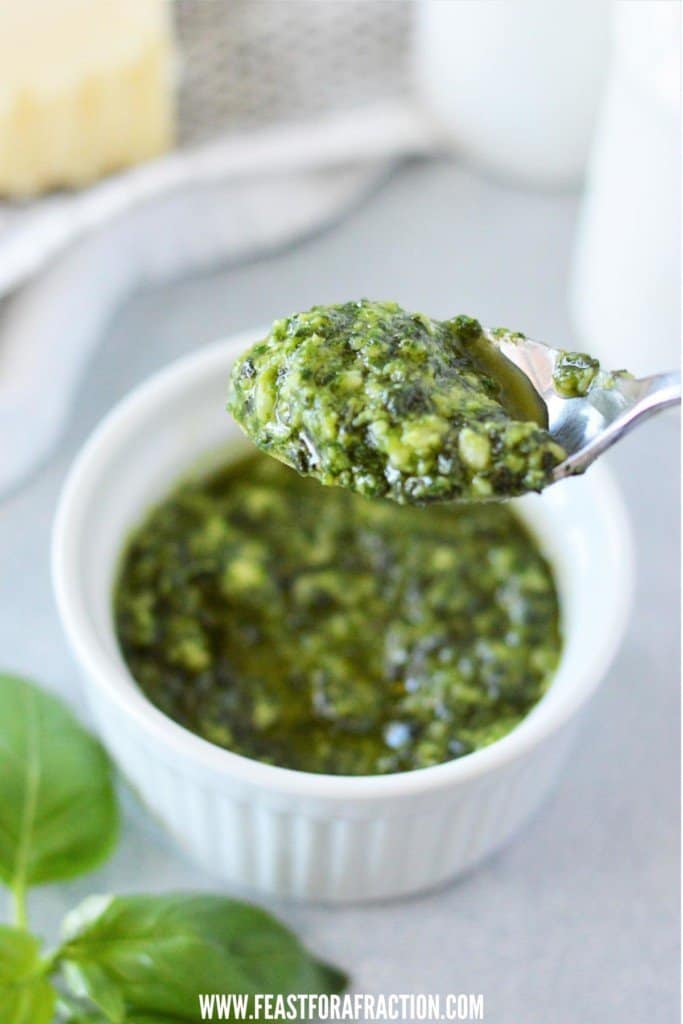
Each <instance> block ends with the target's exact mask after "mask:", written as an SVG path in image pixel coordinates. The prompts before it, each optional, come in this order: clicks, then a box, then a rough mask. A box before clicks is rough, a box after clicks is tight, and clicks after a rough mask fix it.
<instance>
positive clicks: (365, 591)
mask: <svg viewBox="0 0 683 1024" xmlns="http://www.w3.org/2000/svg"><path fill="white" fill-rule="evenodd" d="M115 613H116V627H117V632H118V638H119V642H120V645H121V649H122V651H123V655H124V657H125V660H126V662H127V663H128V665H129V667H130V670H131V672H132V675H133V676H134V677H135V678H136V679H137V681H138V683H139V684H140V686H141V688H142V689H143V691H144V692H145V693H146V694H147V696H148V697H149V699H150V700H151V701H152V702H153V703H154V704H156V705H157V706H158V707H159V708H161V710H162V711H164V712H165V713H166V714H168V715H169V716H170V717H172V718H174V719H175V720H176V721H178V722H180V723H181V724H182V725H184V726H186V727H187V728H188V729H190V730H192V731H193V732H195V733H198V734H199V735H200V736H203V737H204V738H205V739H207V740H209V741H211V742H213V743H216V744H219V745H220V746H224V747H227V748H228V749H230V750H233V751H237V752H238V753H240V754H244V755H246V756H247V757H251V758H255V759H256V760H259V761H265V762H268V763H270V764H276V765H283V766H285V767H289V768H296V769H300V770H303V771H309V772H327V773H334V774H344V775H374V774H382V773H386V772H399V771H407V770H410V769H414V768H423V767H426V766H429V765H434V764H438V763H440V762H443V761H448V760H451V759H453V758H457V757H460V756H462V755H463V754H467V753H469V752H470V751H473V750H477V749H479V748H480V747H484V746H486V745H487V744H489V743H491V742H493V741H494V740H496V739H498V738H499V737H500V736H502V735H504V734H505V733H507V732H508V731H509V730H510V729H512V728H513V727H514V726H515V725H517V723H518V722H519V721H520V719H521V718H522V717H523V716H524V715H525V714H526V713H527V712H528V711H529V710H530V709H531V708H532V707H533V706H534V704H535V703H536V702H537V701H538V700H539V698H540V697H541V696H542V694H543V693H544V691H545V690H546V688H547V686H548V683H549V681H550V679H551V677H552V674H553V671H554V670H555V667H556V665H557V661H558V656H559V651H560V628H559V620H558V603H557V595H556V591H555V586H554V582H553V577H552V574H551V571H550V568H549V566H548V564H547V563H546V561H545V560H544V558H543V557H542V555H541V554H540V552H539V551H538V549H537V547H536V544H535V543H534V541H533V540H532V539H531V537H530V536H529V534H528V533H527V532H526V530H525V529H524V527H523V526H522V524H521V523H520V522H519V521H518V519H517V518H516V516H515V515H514V513H513V511H512V510H511V509H510V507H509V506H508V505H507V504H504V503H489V504H478V505H462V506H455V507H453V506H451V507H445V506H444V507H440V506H432V507H430V508H427V509H416V508H410V507H399V506H398V505H396V504H395V503H392V502H389V501H382V500H374V501H368V500H365V499H363V498H361V497H358V496H357V495H354V494H352V493H351V492H350V491H345V490H342V489H328V488H323V487H319V486H318V485H317V484H316V483H315V482H314V481H312V480H309V479H305V478H303V477H301V476H299V475H297V474H296V473H292V472H291V471H290V470H288V469H286V468H284V467H283V466H281V465H280V464H279V463H278V462H276V461H275V460H273V459H269V458H264V457H263V456H261V455H257V456H255V457H253V458H250V459H248V460H245V461H243V462H241V463H238V464H236V465H235V466H232V467H228V468H227V469H225V470H223V471H221V472H219V473H218V474H217V475H215V476H213V477H210V478H208V479H206V480H204V481H198V482H194V483H188V484H185V485H183V486H181V487H180V488H179V489H178V490H177V491H175V492H174V493H173V494H171V495H170V497H168V498H167V499H166V500H165V501H164V502H162V503H161V504H160V505H159V506H158V508H157V509H156V510H155V511H153V512H152V513H151V514H150V516H149V518H148V519H147V521H146V522H144V523H143V524H142V525H141V526H140V528H139V529H138V530H137V532H136V533H135V534H134V536H133V537H132V538H131V542H130V545H129V547H128V549H127V551H126V553H125V556H124V560H123V564H122V570H121V573H120V577H119V581H118V584H117V588H116V593H115Z"/></svg>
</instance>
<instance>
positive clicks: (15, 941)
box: [0, 925, 56, 1024]
mask: <svg viewBox="0 0 683 1024" xmlns="http://www.w3.org/2000/svg"><path fill="white" fill-rule="evenodd" d="M55 1000H56V992H55V990H54V989H53V987H52V985H51V984H50V982H49V981H48V979H47V978H46V977H45V975H44V973H43V965H42V963H41V957H40V943H39V941H38V939H36V938H35V936H34V935H31V933H30V932H27V931H24V930H23V929H20V928H10V927H9V926H7V925H0V1021H2V1024H50V1021H51V1020H52V1017H53V1014H54V1009H55Z"/></svg>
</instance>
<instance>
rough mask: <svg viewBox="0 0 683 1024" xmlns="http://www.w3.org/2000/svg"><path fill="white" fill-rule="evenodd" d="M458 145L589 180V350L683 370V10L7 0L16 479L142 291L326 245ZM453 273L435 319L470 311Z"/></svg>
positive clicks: (578, 327) (580, 226)
mask: <svg viewBox="0 0 683 1024" xmlns="http://www.w3.org/2000/svg"><path fill="white" fill-rule="evenodd" d="M446 154H448V155H450V156H451V157H452V159H453V166H454V167H458V168H460V167H462V168H468V169H471V170H472V172H473V173H479V174H480V175H482V176H485V177H486V179H488V180H489V181H491V182H493V181H495V182H497V183H499V184H500V185H501V186H504V185H507V186H509V187H514V188H516V189H519V190H524V191H525V192H526V193H527V194H528V195H531V194H535V195H537V196H538V197H539V199H545V201H548V200H549V198H550V196H551V195H566V194H567V193H568V192H570V191H571V192H574V193H575V194H578V193H579V191H580V193H581V200H580V209H579V213H578V222H577V224H576V227H575V230H574V237H573V238H572V247H573V248H572V256H571V266H570V267H569V269H568V273H567V276H566V282H565V285H566V286H565V288H564V290H563V294H562V302H563V303H567V304H568V307H569V309H570V311H571V317H572V325H573V327H574V329H575V331H576V333H577V336H578V338H579V343H580V344H581V345H583V346H584V347H585V348H587V349H590V350H591V351H593V352H595V354H597V355H598V356H600V357H602V358H603V359H604V361H605V362H606V363H607V364H608V365H609V366H612V367H614V368H618V367H621V366H628V367H629V368H630V369H631V370H633V371H634V372H636V373H646V372H648V371H657V370H662V369H666V368H669V367H672V366H674V365H675V364H676V363H677V361H678V344H679V313H680V309H679V305H680V302H679V297H680V291H679V280H680V260H679V244H678V241H679V226H680V205H679V202H680V196H679V192H680V189H679V184H680V4H679V3H678V2H677V0H644V2H640V0H622V2H616V3H612V2H610V0H574V2H571V3H570V2H566V3H558V4H552V5H549V4H547V3H544V2H543V0H512V2H506V0H481V2H480V0H414V2H410V0H271V2H269V0H176V2H175V3H170V2H169V0H24V2H21V3H19V2H15V0H2V2H1V3H0V197H1V198H0V296H3V297H4V299H5V302H4V309H3V315H2V318H1V319H0V351H2V360H3V362H2V365H3V374H2V378H0V436H8V434H13V433H15V434H16V432H17V426H18V424H20V423H21V422H22V421H23V420H24V417H25V415H26V414H27V412H28V411H29V409H30V410H31V411H32V412H31V420H32V426H31V431H30V432H25V431H23V430H21V431H19V434H20V436H19V437H18V438H16V439H15V443H14V445H13V446H12V450H11V451H10V452H9V453H7V452H6V453H5V458H4V459H3V462H2V465H0V491H2V490H8V489H10V488H11V487H13V486H14V485H15V484H16V483H18V482H19V481H20V479H21V478H22V477H24V476H25V475H26V474H27V473H28V472H30V470H31V468H32V467H33V466H34V465H35V464H36V463H37V462H39V460H40V459H41V458H43V457H45V456H46V455H47V454H48V452H49V451H50V449H51V447H52V446H53V445H54V443H55V439H56V437H57V436H58V435H59V432H60V430H61V429H62V428H63V426H64V422H65V420H66V417H67V416H68V413H69V409H70V407H71V399H72V395H73V390H74V388H75V387H76V385H77V383H78V381H79V380H80V378H81V374H82V370H83V367H84V364H85V360H86V358H87V356H88V353H89V352H91V351H92V349H93V347H94V345H95V344H96V342H97V340H98V338H99V337H100V336H101V334H102V330H103V328H104V325H105V323H106V322H107V320H108V318H109V317H110V315H111V314H112V312H113V311H114V310H115V309H116V308H117V306H118V305H120V303H121V301H122V300H123V298H124V297H125V296H126V295H127V294H128V293H129V292H131V291H133V290H136V289H139V288H140V287H142V286H143V285H144V284H145V283H146V282H147V283H148V282H158V281H163V280H169V279H177V278H180V277H183V276H187V275H188V274H191V273H196V272H197V271H198V270H203V269H207V268H209V267H212V266H217V265H220V264H225V263H226V262H227V261H231V262H233V263H234V262H235V261H239V260H244V259H247V258H249V259H253V258H254V257H255V256H257V255H259V254H263V253H265V252H267V251H272V250H274V249H276V248H278V247H281V246H282V245H286V244H291V243H293V242H295V241H296V240H297V239H301V238H304V237H306V236H310V235H311V234H312V233H313V232H316V231H320V230H321V229H322V228H324V227H325V226H329V225H330V224H331V223H333V222H335V221H336V220H338V219H339V218H341V217H343V216H344V214H345V213H347V212H348V211H349V210H350V209H351V208H352V207H353V205H354V204H358V203H359V202H360V201H362V199H363V197H365V196H367V195H368V194H370V192H372V190H373V189H375V188H377V187H379V185H380V184H381V183H382V182H383V181H384V180H386V178H387V176H388V175H389V174H391V173H393V172H395V171H396V170H397V168H399V167H405V166H406V164H407V162H408V161H410V160H412V161H415V160H416V159H417V158H421V159H426V158H428V157H431V158H435V157H439V156H440V157H443V156H444V155H446ZM464 201H465V195H464V192H463V191H462V190H461V191H460V193H459V194H458V195H456V197H455V200H454V201H453V200H451V199H448V200H445V208H444V210H443V216H444V217H447V216H449V215H452V214H453V213H454V206H455V205H456V204H457V203H458V202H459V203H461V204H462V203H463V202H464ZM481 213H482V215H483V217H486V216H487V215H489V214H490V209H489V210H482V211H481ZM485 230H486V228H485V223H484V220H482V221H481V227H480V238H481V240H482V241H483V239H484V233H485ZM523 230H524V229H523V228H522V231H523ZM462 241H463V239H462V235H461V236H460V238H454V239H453V246H452V251H453V257H451V258H452V259H454V258H455V254H456V253H457V252H458V251H460V250H461V249H462ZM396 243H397V239H396V238H395V237H394V236H393V235H392V232H391V230H389V231H388V232H387V233H386V234H385V237H384V238H383V247H382V248H383V253H384V255H383V258H384V259H385V260H386V261H391V259H392V258H393V256H394V253H393V250H394V247H395V245H396ZM497 255H498V254H497V252H496V246H495V245H493V246H492V249H491V253H490V262H491V263H495V261H496V259H497ZM453 269H454V272H453V274H452V275H451V278H450V282H451V283H450V284H449V289H448V292H446V293H445V294H444V296H443V302H444V303H445V308H443V307H442V305H441V304H439V308H434V307H432V308H431V310H430V311H431V312H433V313H444V314H445V313H453V312H454V311H456V309H455V306H454V305H453V303H454V302H455V303H456V305H457V302H456V300H457V298H458V292H457V280H456V273H455V267H454V268H453ZM529 276H530V278H531V277H533V273H532V272H531V271H530V275H529ZM371 286H372V281H371V280H368V281H367V284H363V283H361V285H360V288H361V290H362V291H364V292H365V291H368V290H369V289H370V290H371ZM389 290H390V291H392V289H391V288H390V289H389ZM449 292H450V296H451V297H450V298H449ZM351 293H352V292H351V291H349V290H348V289H344V288H343V287H342V288H341V290H340V295H338V296H337V297H342V298H345V297H347V296H348V295H349V294H351ZM322 298H324V296H321V295H320V294H311V296H310V299H309V298H308V297H306V298H305V299H304V304H309V303H310V302H313V301H317V300H320V299H322ZM290 306H291V304H290V303H287V302H286V301H285V306H284V308H283V309H280V310H278V311H277V312H279V313H284V312H289V311H291V308H290ZM472 312H474V313H476V314H479V315H480V316H483V315H485V314H486V313H487V310H486V308H485V307H484V308H473V310H472ZM494 312H495V315H496V316H497V317H501V318H502V319H503V321H504V322H507V321H508V320H511V319H514V317H515V316H518V318H519V322H517V321H515V322H514V324H513V326H514V327H519V328H523V329H525V330H529V331H530V329H531V328H532V327H533V326H534V325H533V320H532V321H531V322H529V320H530V318H529V315H528V314H527V313H526V311H525V310H521V311H520V313H519V314H518V313H517V310H516V308H514V307H513V308H511V309H502V310H500V312H497V311H494ZM270 315H271V311H270V310H269V309H266V308H265V307H264V308H263V310H262V311H261V310H257V311H256V316H257V318H259V319H264V320H265V319H267V318H268V317H269V316H270ZM492 315H493V314H492ZM551 326H552V325H551ZM547 340H548V341H549V342H550V343H554V344H560V345H561V344H563V338H562V337H561V336H558V335H555V336H553V335H549V336H548V338H547ZM48 382H49V387H48ZM35 394H41V402H40V408H39V409H36V403H35V401H34V396H35Z"/></svg>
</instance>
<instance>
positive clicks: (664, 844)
mask: <svg viewBox="0 0 683 1024" xmlns="http://www.w3.org/2000/svg"><path fill="white" fill-rule="evenodd" d="M680 21H681V7H680V4H679V3H678V2H677V0H617V2H610V0H566V2H565V0H563V2H559V3H552V4H550V3H547V0H414V2H410V0H176V2H175V3H169V2H165V0H21V2H19V0H0V645H1V646H2V651H3V655H4V659H3V660H4V662H5V663H6V667H7V668H8V669H12V670H14V671H17V672H20V673H24V674H27V675H29V676H33V677H35V678H36V679H38V680H40V681H41V682H43V683H44V684H46V685H47V686H51V687H54V688H56V689H58V690H59V691H60V692H62V693H64V694H65V695H67V696H70V697H75V696H76V694H77V688H76V681H75V678H74V666H73V662H72V660H71V658H70V656H69V654H68V652H67V650H66V646H65V642H64V639H63V637H62V635H61V632H60V630H59V627H58V623H57V619H56V614H55V611H54V608H53V604H52V598H51V593H50V584H49V570H48V561H49V557H48V549H49V530H50V524H51V519H52V514H53V511H54V506H55V501H56V497H57V494H58V491H59V487H60V486H61V483H62V481H63V479H64V476H65V473H66V471H67V469H68V466H69V464H70V462H71V460H72V459H73V456H74V454H75V453H76V451H77V450H78V448H79V447H80V446H81V444H82V443H83V441H84V439H85V438H86V436H87V435H88V433H89V432H90V431H91V430H92V428H93V427H94V426H95V424H96V423H97V421H98V420H99V419H100V418H101V417H102V415H104V414H105V413H106V412H107V410H108V409H109V408H111V406H112V405H113V404H114V402H115V401H117V400H118V399H119V398H121V397H122V396H123V395H124V394H125V393H126V392H127V391H128V390H129V389H130V388H131V387H132V386H134V385H135V384H137V383H138V382H139V381H140V380H142V379H143V378H144V377H146V376H148V375H149V374H150V373H151V372H153V371H154V370H155V369H157V368H158V367H160V366H162V365H164V364H165V363H167V362H169V361H170V360H171V359H173V358H175V357H176V356H178V355H180V354H183V353H185V352H188V351H190V350H192V349H193V348H196V347H198V346H200V345H202V344H204V343H206V342H209V341H211V340H213V339H214V338H216V337H219V336H222V335H227V334H230V333H232V332H234V331H237V330H241V329H244V328H251V327H253V326H254V325H257V324H260V323H263V324H264V325H265V324H267V323H268V322H269V321H271V320H272V319H274V318H275V317H277V316H281V315H284V314H287V313H289V312H293V311H296V310H299V309H304V308H307V307H309V306H310V305H312V304H314V303H318V302H322V303H325V302H335V301H344V300H347V299H349V298H356V297H360V296H362V295H366V296H368V297H370V298H385V299H396V300H397V301H399V302H400V303H401V304H402V305H404V306H406V307H407V308H411V309H416V310H423V311H425V312H427V313H429V314H431V315H434V316H437V317H440V316H452V315H455V314H458V313H467V314H471V315H474V316H477V317H479V318H480V319H481V320H482V321H483V322H485V323H487V324H490V325H499V324H500V325H506V326H509V327H511V328H513V329H519V330H522V331H524V332H525V333H527V334H529V335H530V336H531V337H537V338H539V339H541V340H545V341H547V342H549V343H550V344H552V345H558V346H563V347H569V348H581V349H585V350H588V351H590V352H592V353H594V354H596V355H598V356H600V357H601V359H603V361H604V362H605V364H606V365H607V366H608V367H610V368H620V367H628V368H629V369H630V370H632V371H634V372H635V373H637V374H647V373H650V372H657V371H662V370H666V369H671V368H674V367H675V366H677V365H678V363H679V361H680V355H679V351H680V349H679V344H680V298H681V290H680V223H681V214H680V183H681V162H680V139H681V121H680V48H681V28H680ZM608 461H610V462H611V464H612V466H613V468H614V469H615V472H616V474H617V476H618V478H619V480H620V482H621V485H622V488H623V489H624V491H625V493H626V497H627V500H628V504H629V508H630V510H631V516H632V520H633V525H634V530H635V534H636V540H637V547H638V554H639V564H638V590H637V598H636V608H635V613H634V617H633V620H632V628H631V631H630V635H629V639H628V643H627V645H626V646H625V648H624V649H623V651H622V652H621V654H620V656H619V658H618V660H617V663H616V664H615V666H614V668H613V670H612V672H611V674H610V679H609V680H608V682H607V684H606V686H605V687H604V688H603V689H602V690H601V692H600V694H599V696H598V697H597V698H596V701H595V706H594V709H593V712H592V714H591V716H590V720H589V721H588V722H587V723H586V728H585V730H584V733H583V735H582V738H581V740H580V742H579V745H578V746H577V749H576V754H575V760H574V762H573V766H572V770H571V771H570V772H568V773H567V776H566V777H565V779H564V781H563V782H562V785H561V787H560V789H559V792H558V794H557V796H556V797H555V798H554V799H553V801H552V804H551V805H550V806H549V807H548V808H547V809H546V810H545V811H544V813H543V815H542V816H541V818H540V819H539V820H537V821H535V822H534V823H532V825H531V826H530V828H529V829H528V830H527V831H526V832H525V833H524V836H523V837H521V838H520V839H519V840H517V841H516V842H515V844H514V845H513V846H512V847H511V848H510V849H509V850H506V851H504V852H503V853H501V854H499V855H497V856H496V857H495V858H494V859H493V860H492V861H490V862H489V863H488V864H487V865H485V866H484V867H483V868H482V869H481V870H479V871H478V872H477V873H476V874H475V875H474V876H472V877H471V878H467V879H464V880H462V881H461V882H459V883H458V884H457V885H455V886H452V887H450V888H449V889H448V890H444V891H443V892H440V893H436V894H432V895H430V896H427V897H425V898H423V899H420V900H419V901H412V902H410V903H406V904H394V905H391V906H387V907H369V908H363V909H354V908H350V909H345V910H339V911H326V910H323V909H320V908H292V907H280V908H276V909H277V910H278V911H279V912H280V913H281V914H282V915H283V916H284V917H285V918H286V919H288V920H289V921H290V923H292V924H293V925H294V926H296V927H297V929H298V930H299V932H300V933H301V935H302V937H303V938H304V939H305V940H306V941H307V942H308V944H309V945H311V946H313V947H315V948H316V949H318V950H319V952H320V953H321V955H325V956H327V957H328V958H329V959H331V960H333V961H335V962H340V963H342V964H343V965H344V966H346V967H348V969H349V970H350V972H351V974H352V975H353V977H354V981H355V987H356V989H357V990H359V991H368V992H373V991H377V992H392V991H393V992H396V991H399V992H400V991H408V992H411V991H428V992H438V991H443V992H448V991H465V992H467V991H474V992H477V991H482V992H484V993H485V997H486V1006H487V1019H490V1020H492V1021H496V1022H502V1024H507V1022H509V1024H518V1022H519V1021H520V1020H524V1021H527V1022H531V1024H535V1022H539V1024H540V1022H543V1024H545V1022H546V1021H548V1020H552V1021H553V1022H554V1024H564V1022H567V1024H568V1022H575V1021H578V1020H582V1021H584V1020H594V1021H597V1020H599V1021H601V1022H604V1024H608V1022H615V1024H616V1022H617V1021H619V1022H621V1021H623V1020H624V1019H627V1015H628V1019H634V1020H645V1019H647V1020H648V1021H650V1022H652V1024H657V1022H660V1021H661V1022H667V1024H670V1022H673V1021H674V1020H677V1019H678V1007H679V1002H678V963H679V906H680V901H679V896H678V893H679V841H678V835H679V820H680V792H679V785H678V779H679V756H678V753H679V729H678V723H679V721H680V701H679V674H678V665H679V659H678V649H679V611H678V609H679V577H678V566H679V547H680V545H679V490H678V474H679V428H678V416H677V414H671V415H669V414H667V415H665V416H662V417H660V418H657V419H655V420H654V421H652V422H651V423H649V424H648V425H647V426H646V427H644V428H642V429H641V430H638V431H637V432H635V433H634V434H633V435H632V436H631V437H630V438H629V439H628V440H627V441H625V442H624V444H623V445H619V446H618V447H617V448H616V449H615V450H614V451H613V452H611V453H609V455H608ZM128 825H129V827H128V828H127V830H126V835H125V840H124V843H123V844H122V847H121V849H120V850H119V852H118V853H117V854H116V856H115V858H114V859H113V861H112V862H111V863H110V864H109V865H108V866H107V867H105V868H103V869H102V870H101V871H100V872H99V873H98V876H99V877H98V879H96V883H97V884H98V885H99V888H101V889H102V890H105V889H130V888H132V887H133V888H141V889H143V888H144V889H150V890H152V889H155V888H159V889H162V888H169V887H176V888H201V887H212V886H214V885H215V883H214V882H212V880H211V879H208V878H203V877H198V876H197V873H196V870H195V869H194V868H192V866H190V865H189V864H188V863H186V862H185V861H184V860H183V858H182V855H181V854H179V853H178V852H177V851H176V850H175V849H171V848H170V847H169V846H168V844H167V842H166V840H165V838H164V837H163V836H162V835H161V833H160V832H157V830H156V829H155V827H154V826H153V825H152V824H150V822H149V820H148V819H147V818H146V817H145V816H143V815H141V814H139V813H138V812H137V810H136V809H135V808H134V807H133V806H131V807H130V808H129V822H128ZM131 879H134V884H133V885H132V884H131ZM86 886H87V891H91V887H92V881H91V880H88V881H87V882H86V883H85V886H84V887H83V889H82V891H81V888H80V887H79V883H73V884H72V885H70V886H65V887H63V889H62V888H60V890H59V892H57V891H54V892H53V891H52V890H46V891H45V893H44V894H42V893H41V894H40V895H39V896H38V897H37V900H36V920H37V923H38V925H41V924H42V925H43V927H44V930H45V932H46V934H50V930H51V928H53V927H54V925H55V922H56V921H57V920H58V918H59V917H60V916H61V913H62V911H63V909H64V908H65V907H66V906H68V905H70V904H72V903H73V902H74V900H75V899H77V898H79V897H80V896H81V895H85V892H86V888H85V887H86Z"/></svg>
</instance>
